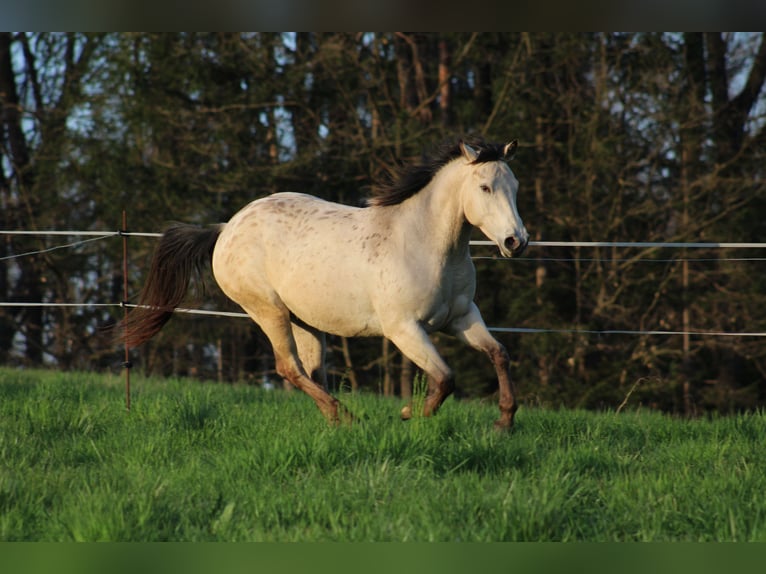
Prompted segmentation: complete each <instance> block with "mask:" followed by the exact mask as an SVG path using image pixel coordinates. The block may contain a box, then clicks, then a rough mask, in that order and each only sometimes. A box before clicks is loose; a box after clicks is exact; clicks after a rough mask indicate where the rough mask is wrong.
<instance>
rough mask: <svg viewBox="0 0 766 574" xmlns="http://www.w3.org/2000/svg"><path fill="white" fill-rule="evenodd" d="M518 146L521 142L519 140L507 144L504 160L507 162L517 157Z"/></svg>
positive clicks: (504, 150)
mask: <svg viewBox="0 0 766 574" xmlns="http://www.w3.org/2000/svg"><path fill="white" fill-rule="evenodd" d="M518 145H519V142H518V141H517V140H513V141H512V142H510V143H507V144H505V147H504V148H503V158H505V159H506V160H512V159H513V156H515V155H516V148H517V147H518Z"/></svg>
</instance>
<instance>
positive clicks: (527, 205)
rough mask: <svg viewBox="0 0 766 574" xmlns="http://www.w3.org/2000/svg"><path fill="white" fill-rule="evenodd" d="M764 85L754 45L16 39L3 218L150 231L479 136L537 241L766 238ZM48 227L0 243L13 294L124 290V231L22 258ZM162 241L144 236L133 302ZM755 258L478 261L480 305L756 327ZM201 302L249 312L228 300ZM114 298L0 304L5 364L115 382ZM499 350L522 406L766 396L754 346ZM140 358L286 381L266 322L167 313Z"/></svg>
mask: <svg viewBox="0 0 766 574" xmlns="http://www.w3.org/2000/svg"><path fill="white" fill-rule="evenodd" d="M765 79H766V39H765V38H764V35H763V34H734V33H705V34H696V33H684V34H658V33H602V34H577V33H556V34H550V33H486V34H478V33H428V34H416V33H412V34H410V33H358V34H349V33H290V34H287V33H285V34H276V33H242V34H231V33H174V34H153V33H123V34H79V33H67V34H57V33H22V34H12V33H2V34H0V105H1V106H2V116H1V117H0V122H1V123H2V129H1V130H0V166H1V169H0V205H2V209H0V228H4V229H24V230H31V229H99V230H102V229H107V230H113V229H116V228H118V227H119V226H120V221H121V218H120V214H121V212H122V210H123V209H126V210H127V212H128V218H129V227H130V228H131V230H135V231H159V230H161V229H162V228H163V226H164V225H165V223H166V222H167V221H169V220H182V221H188V222H197V223H212V222H218V221H225V220H226V219H228V218H229V217H230V216H231V215H233V213H234V212H235V211H236V210H238V209H239V208H240V207H241V206H243V205H244V204H245V203H246V202H248V201H250V200H252V199H254V198H257V197H261V196H263V195H266V194H268V193H272V192H275V191H281V190H293V191H304V192H308V193H312V194H315V195H319V196H321V197H325V198H327V199H331V200H335V201H340V202H344V203H350V204H359V203H360V202H361V201H362V199H363V198H364V197H365V195H366V194H367V193H368V191H369V186H370V185H372V184H373V182H375V181H377V180H378V179H380V178H381V177H384V176H385V174H386V173H387V172H388V171H389V170H390V169H391V167H392V166H394V165H395V164H396V163H397V162H399V161H409V160H411V159H412V158H415V157H417V156H418V155H419V154H420V153H421V152H422V151H423V150H424V149H425V148H427V147H429V146H430V145H432V144H435V143H438V142H439V141H441V140H443V139H455V138H457V137H459V136H460V135H461V134H464V133H482V134H484V135H485V136H486V137H487V138H488V139H491V140H507V139H510V138H518V139H519V141H520V151H519V153H518V154H517V159H516V160H515V161H514V163H513V169H514V171H515V173H516V175H517V176H518V178H519V180H520V182H521V192H520V195H519V208H520V212H521V214H522V216H523V217H524V220H525V223H526V224H527V227H528V228H529V230H530V231H531V233H532V235H533V239H536V240H632V241H695V240H704V241H721V242H724V241H760V240H762V239H763V237H764V235H765V233H764V232H765V231H766V230H765V229H764V225H766V224H765V223H764V222H766V217H764V209H766V186H765V185H764V183H763V166H764V165H766V163H765V162H764V150H766V145H764V144H766V129H765V127H764V125H765V124H764V113H765V112H766V107H764V102H766V99H765V98H764V95H763V93H764V89H763V86H764V80H765ZM60 206H65V208H61V207H60ZM48 241H49V240H44V239H39V238H33V239H29V238H13V239H11V238H7V237H4V242H3V243H2V244H0V300H2V301H12V302H20V301H43V300H44V301H65V302H75V301H76V302H83V303H104V302H115V303H116V302H119V301H121V300H122V290H121V285H122V264H121V263H122V261H121V249H120V247H121V246H120V245H119V244H118V242H117V241H116V240H109V241H106V240H105V241H99V242H94V243H88V244H85V245H83V246H81V247H79V248H77V249H70V250H59V251H54V252H47V253H44V254H39V255H35V256H26V257H15V256H17V255H18V254H20V253H26V252H28V251H36V250H39V249H41V248H45V247H50V246H51V244H50V243H49V242H48ZM50 241H52V240H50ZM152 247H153V241H152V240H143V239H131V241H130V267H129V280H130V292H131V297H135V294H136V293H137V292H138V290H139V288H140V286H141V284H142V278H143V273H144V272H145V271H146V269H147V257H148V254H149V252H150V251H151V249H152ZM482 249H483V248H482ZM476 255H480V256H484V257H490V256H491V252H490V251H489V250H486V249H484V250H477V252H476ZM743 255H746V254H743V253H741V252H728V251H726V252H722V251H701V250H695V251H694V252H693V253H692V252H691V251H687V252H667V251H658V250H656V249H643V250H637V249H629V248H610V249H592V250H590V249H589V250H584V249H566V250H564V249H557V250H555V251H554V250H545V249H542V248H533V249H530V250H529V251H528V258H527V259H526V260H520V261H512V262H500V261H486V260H479V261H477V268H478V272H479V277H478V279H479V292H478V294H477V301H478V304H479V306H480V307H481V309H482V311H483V313H484V316H485V319H486V321H487V323H488V324H489V325H491V326H516V327H552V328H560V327H564V328H570V327H572V328H581V329H593V330H601V329H636V328H640V329H668V330H679V331H680V330H684V331H688V330H698V331H764V328H765V327H766V323H764V321H766V319H765V318H766V313H764V309H765V308H766V295H764V294H765V293H766V290H765V289H764V274H763V273H760V272H759V269H760V265H762V262H759V261H741V260H729V258H728V257H729V256H732V258H733V259H741V258H742V256H743ZM6 257H12V258H11V259H7V258H6ZM689 258H694V259H695V260H693V261H687V259H689ZM193 303H194V304H204V305H206V306H207V307H209V308H218V309H225V310H236V309H234V308H233V307H232V306H231V305H230V304H229V303H227V302H226V301H225V300H224V299H223V298H222V297H220V295H219V294H216V292H215V290H214V289H213V290H211V292H210V293H209V295H208V296H207V298H206V299H204V300H201V301H196V302H193ZM118 311H119V310H116V309H115V310H114V312H105V311H104V310H103V309H98V308H94V309H89V308H85V309H77V310H72V309H53V310H43V309H40V308H25V309H19V308H13V309H7V308H2V309H0V363H2V364H23V365H27V366H37V365H41V364H48V365H55V366H57V367H59V368H64V369H74V368H80V369H86V368H95V369H100V370H102V371H103V370H109V369H112V370H115V369H116V368H117V367H118V365H119V362H120V361H121V358H120V355H119V353H117V352H116V351H115V348H114V345H113V343H112V339H111V338H110V337H105V336H102V332H101V328H102V327H103V326H105V325H108V324H111V323H113V322H114V321H115V320H117V319H119V313H118ZM501 339H503V342H504V343H506V345H507V346H508V347H509V348H510V349H511V352H512V358H513V361H514V365H515V372H516V374H517V377H516V378H517V380H518V381H519V384H520V388H521V390H522V393H523V397H524V399H525V400H526V401H528V402H539V403H544V404H554V405H570V406H583V407H599V406H603V405H610V406H612V407H613V406H615V405H616V404H618V403H619V401H620V400H621V398H622V397H623V396H624V395H625V394H626V392H627V391H628V390H629V389H630V388H632V387H633V385H634V384H635V383H636V381H644V383H642V384H640V385H639V390H638V391H637V393H639V396H640V397H641V399H642V401H643V403H644V404H646V405H651V406H653V407H656V408H659V409H662V410H666V411H673V412H684V413H687V414H695V413H696V414H699V413H702V412H704V411H708V410H719V411H739V410H743V409H753V408H757V407H762V406H763V405H764V403H765V402H766V385H765V383H764V382H765V381H766V350H765V349H764V346H763V345H762V344H761V342H760V341H759V340H757V339H744V338H711V337H694V336H686V337H675V338H658V337H653V336H640V337H625V336H604V337H595V336H586V335H547V334H546V335H524V336H519V335H502V336H501ZM330 343H331V347H332V349H331V351H332V352H331V355H330V357H329V365H330V367H331V371H332V375H333V377H332V378H333V380H334V381H336V386H337V381H339V380H342V379H343V378H344V377H348V378H349V379H350V380H351V382H352V385H353V386H360V387H362V388H368V389H377V387H378V386H379V385H380V381H381V380H383V381H385V382H384V384H383V390H384V391H385V392H387V393H389V394H391V393H393V392H394V391H396V389H397V386H399V387H401V389H406V388H408V387H409V386H410V384H411V375H410V374H409V373H408V371H407V369H406V364H405V365H401V357H400V356H399V355H398V354H395V353H394V352H393V351H392V352H389V351H388V350H387V348H386V347H383V349H382V348H381V344H380V341H378V340H357V341H354V342H353V343H351V344H350V345H349V344H348V343H347V342H346V341H343V340H340V339H338V338H331V341H330ZM440 344H441V345H442V346H443V348H444V349H445V355H446V359H447V360H448V362H449V363H450V364H452V365H454V366H456V367H457V369H456V370H457V372H458V384H459V388H460V391H461V392H462V393H464V394H466V395H469V396H486V395H487V394H489V393H491V392H492V391H493V390H494V383H493V376H492V370H491V368H489V366H488V365H487V364H485V363H484V362H483V361H484V360H483V358H480V357H477V356H476V355H474V354H473V353H471V352H470V351H466V350H464V349H462V348H460V347H459V346H458V345H457V344H455V342H454V341H450V340H446V339H440ZM134 362H135V363H136V365H137V366H139V367H140V368H141V369H142V370H143V372H145V373H147V374H149V373H156V374H165V375H197V376H202V377H208V378H216V377H217V378H220V379H221V380H224V379H225V380H238V381H240V380H249V381H258V382H260V381H262V380H263V379H264V378H269V377H272V376H273V363H272V359H271V357H270V350H269V346H268V343H267V341H266V340H265V338H264V336H263V334H262V333H261V332H260V331H259V330H258V329H257V328H254V327H252V326H251V325H250V324H249V323H248V322H246V321H240V320H221V319H205V320H201V319H193V320H192V319H186V320H181V319H179V320H177V321H175V320H174V321H173V322H171V324H170V325H169V326H168V327H167V328H166V330H165V331H164V332H163V334H162V335H160V336H159V337H158V338H157V339H156V340H155V341H153V342H151V343H149V344H148V345H146V346H145V347H144V348H142V349H141V350H140V352H139V353H137V354H136V355H135V356H134ZM400 365H401V371H402V376H401V383H400V384H399V385H397V384H396V383H395V381H398V380H399V379H400V377H399V375H400V372H399V369H400ZM646 381H651V384H648V383H646Z"/></svg>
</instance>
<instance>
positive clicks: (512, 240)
mask: <svg viewBox="0 0 766 574" xmlns="http://www.w3.org/2000/svg"><path fill="white" fill-rule="evenodd" d="M503 244H504V246H505V248H506V250H507V251H508V252H509V253H511V254H512V255H513V256H515V257H518V256H519V255H521V254H522V253H524V251H525V250H526V248H527V245H528V244H529V237H523V238H518V237H516V236H515V235H511V236H510V237H506V238H505V241H504V242H503Z"/></svg>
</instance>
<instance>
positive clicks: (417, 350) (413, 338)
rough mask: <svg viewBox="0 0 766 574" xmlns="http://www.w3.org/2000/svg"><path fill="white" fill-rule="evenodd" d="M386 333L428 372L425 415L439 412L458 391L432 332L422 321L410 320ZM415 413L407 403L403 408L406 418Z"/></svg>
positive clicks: (408, 356)
mask: <svg viewBox="0 0 766 574" xmlns="http://www.w3.org/2000/svg"><path fill="white" fill-rule="evenodd" d="M386 336H387V337H388V338H389V339H391V342H393V343H394V345H396V346H397V347H398V348H399V350H400V351H401V352H402V353H403V354H404V355H405V356H406V357H407V358H409V359H410V360H411V361H412V362H413V363H415V364H416V365H417V366H418V367H420V368H421V369H422V370H423V371H425V373H426V374H427V375H428V379H429V384H428V395H427V396H426V399H425V404H424V406H423V415H424V416H431V415H433V414H436V411H437V410H439V407H440V406H441V405H442V403H443V402H444V401H445V399H446V398H447V397H448V396H450V395H451V394H452V391H454V390H455V380H454V377H453V375H452V370H451V369H450V368H449V367H448V366H447V363H445V362H444V359H442V358H441V356H440V355H439V352H438V351H437V350H436V347H435V346H434V344H433V343H432V342H431V339H429V337H428V333H426V332H425V331H424V330H423V328H422V327H421V326H420V325H419V324H418V323H416V322H412V323H407V324H405V325H399V326H397V327H396V328H393V329H389V330H387V335H386ZM411 416H412V407H411V406H410V405H407V406H405V407H404V408H403V409H402V418H403V419H405V420H406V419H409V418H410V417H411Z"/></svg>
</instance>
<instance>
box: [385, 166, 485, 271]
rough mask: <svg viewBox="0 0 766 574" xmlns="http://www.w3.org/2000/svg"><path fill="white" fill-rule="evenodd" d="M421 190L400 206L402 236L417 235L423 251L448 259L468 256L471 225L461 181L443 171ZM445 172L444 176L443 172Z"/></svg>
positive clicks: (449, 167)
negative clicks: (461, 190) (464, 204)
mask: <svg viewBox="0 0 766 574" xmlns="http://www.w3.org/2000/svg"><path fill="white" fill-rule="evenodd" d="M450 169H454V166H445V167H444V168H443V169H442V172H440V173H438V174H437V175H436V177H434V179H433V180H431V182H430V183H429V184H428V185H427V186H426V187H425V188H423V189H422V190H420V191H419V192H418V193H416V194H415V195H413V196H412V197H410V198H409V199H408V200H407V201H405V202H404V203H402V204H399V205H398V206H392V207H397V208H399V214H398V217H397V218H396V219H398V223H399V224H400V225H402V226H403V229H401V233H407V234H412V235H418V236H422V237H417V240H418V244H419V245H422V248H423V249H428V248H431V249H434V250H436V251H438V252H439V253H440V254H441V255H443V256H445V257H449V256H459V257H462V256H464V255H466V254H467V253H468V243H469V239H470V235H471V225H470V224H469V223H468V221H467V220H466V218H465V214H464V211H463V205H462V202H461V198H460V189H459V182H458V181H457V180H456V179H455V177H454V175H453V174H451V173H448V172H444V170H450ZM443 172H444V173H443Z"/></svg>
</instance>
